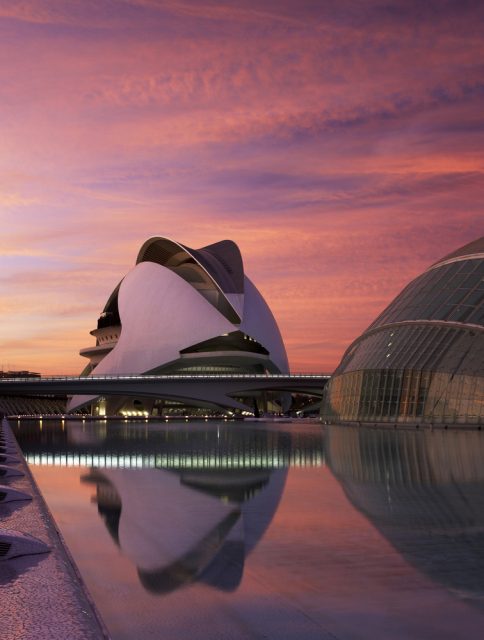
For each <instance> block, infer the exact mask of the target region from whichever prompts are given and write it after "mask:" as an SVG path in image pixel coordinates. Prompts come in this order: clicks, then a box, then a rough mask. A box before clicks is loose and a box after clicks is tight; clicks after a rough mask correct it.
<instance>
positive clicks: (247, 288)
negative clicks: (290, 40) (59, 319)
mask: <svg viewBox="0 0 484 640" xmlns="http://www.w3.org/2000/svg"><path fill="white" fill-rule="evenodd" d="M91 334H92V335H94V336H95V337H96V345H95V346H94V347H91V348H87V349H83V350H81V355H84V356H85V357H88V358H89V361H90V362H89V365H88V367H87V370H85V373H87V374H91V373H95V374H96V375H99V374H112V375H122V374H143V373H147V372H157V373H164V372H166V373H177V372H183V373H194V374H195V373H196V372H197V371H202V370H209V371H215V372H216V371H225V372H227V371H228V372H230V371H234V372H254V373H256V372H258V373H260V372H264V371H270V372H281V373H288V371H289V367H288V362H287V356H286V351H285V348H284V343H283V341H282V337H281V334H280V332H279V329H278V327H277V324H276V321H275V319H274V317H273V315H272V313H271V311H270V309H269V307H268V306H267V304H266V302H265V300H264V299H263V297H262V296H261V294H260V293H259V291H258V290H257V289H256V287H255V286H254V285H253V283H252V282H251V281H250V280H249V279H248V278H247V276H245V274H244V273H243V265H242V259H241V256H240V252H239V250H238V248H237V246H236V245H235V244H234V243H232V242H230V241H223V242H220V243H216V244H214V245H210V246H209V247H205V248H204V249H200V250H192V249H188V248H187V247H184V246H183V245H180V244H179V243H174V242H173V241H171V240H168V239H166V238H152V239H150V240H148V241H147V242H146V243H145V244H144V245H143V247H142V248H141V250H140V253H139V255H138V261H137V264H136V266H135V267H134V268H133V269H131V271H129V273H128V274H127V275H126V277H125V278H124V279H123V280H122V282H121V283H120V285H119V286H118V287H117V288H116V289H115V291H114V292H113V294H112V295H111V296H110V298H109V300H108V303H107V304H106V307H105V309H104V312H103V314H102V315H101V317H100V319H99V321H98V328H97V329H95V330H94V331H92V332H91ZM91 400H92V398H88V397H86V396H75V397H73V398H72V399H71V401H70V403H69V407H68V410H73V409H76V408H78V407H80V406H82V405H84V404H86V403H87V402H90V401H91Z"/></svg>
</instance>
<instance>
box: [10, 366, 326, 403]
mask: <svg viewBox="0 0 484 640" xmlns="http://www.w3.org/2000/svg"><path fill="white" fill-rule="evenodd" d="M329 378H330V376H329V375H326V374H309V373H306V374H235V373H234V374H197V375H188V374H186V375H185V374H173V375H166V374H165V375H122V376H113V375H97V376H96V375H92V376H89V377H80V376H52V377H45V378H3V379H0V396H22V395H51V394H52V395H55V394H62V395H82V396H85V397H86V401H89V400H92V399H94V398H97V397H99V396H116V395H117V396H128V397H129V396H135V397H151V398H164V399H169V400H175V401H178V402H187V401H194V402H198V403H203V404H206V405H213V406H217V407H227V408H234V409H247V408H248V405H246V404H244V403H243V402H240V401H239V400H236V399H235V398H244V397H251V396H254V395H257V394H259V393H260V392H264V391H277V392H281V393H283V392H288V393H299V394H306V395H309V396H314V397H317V398H318V397H321V396H322V394H323V388H324V386H325V385H326V383H327V382H328V380H329Z"/></svg>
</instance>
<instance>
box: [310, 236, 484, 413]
mask: <svg viewBox="0 0 484 640" xmlns="http://www.w3.org/2000/svg"><path fill="white" fill-rule="evenodd" d="M474 245H475V246H474ZM473 247H474V248H475V250H476V253H477V254H480V255H479V256H478V255H475V256H473V257H472V258H467V259H466V258H465V257H462V258H461V259H460V260H456V261H455V262H450V263H448V264H437V265H436V266H434V267H432V268H431V269H429V270H427V271H426V272H425V273H423V274H422V275H421V276H419V277H418V278H416V279H415V280H413V281H412V282H411V283H410V284H409V285H408V286H407V287H406V288H405V289H404V290H403V291H402V292H401V293H400V294H399V295H398V296H397V297H396V298H395V300H394V301H393V302H392V303H391V304H390V305H389V306H388V307H387V308H386V309H385V310H384V311H383V313H381V314H380V316H379V317H378V318H377V319H376V320H375V322H374V323H373V324H372V325H370V327H369V328H368V329H367V331H366V332H365V333H364V334H363V335H362V336H361V337H360V338H358V339H357V340H356V341H355V342H354V343H353V344H352V345H351V346H350V347H349V349H348V350H347V351H346V353H345V354H344V356H343V359H342V361H341V363H340V365H339V366H338V368H337V369H336V371H335V373H334V375H333V377H332V379H331V380H330V382H329V384H328V385H327V386H326V388H325V391H324V397H323V401H322V409H321V417H322V419H324V420H327V421H330V422H339V421H343V422H346V421H358V422H359V421H361V422H406V423H415V424H416V423H431V424H464V423H465V424H478V425H480V424H483V425H484V330H483V329H482V327H483V326H484V260H483V259H482V254H484V238H481V239H480V240H479V241H476V242H475V243H473ZM459 255H461V254H459ZM456 323H459V324H460V326H459V324H456Z"/></svg>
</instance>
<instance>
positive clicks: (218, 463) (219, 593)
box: [12, 420, 484, 640]
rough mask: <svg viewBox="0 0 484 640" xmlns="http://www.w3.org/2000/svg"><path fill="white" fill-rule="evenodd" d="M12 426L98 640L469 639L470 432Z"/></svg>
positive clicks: (478, 518)
mask: <svg viewBox="0 0 484 640" xmlns="http://www.w3.org/2000/svg"><path fill="white" fill-rule="evenodd" d="M12 427H13V428H14V431H15V433H16V435H17V438H18V440H19V443H20V444H21V446H22V448H23V450H24V453H25V455H26V457H27V459H28V461H29V463H30V464H31V468H32V471H33V472H34V475H35V478H36V480H37V482H38V484H39V486H40V488H41V490H42V492H43V494H44V497H45V498H46V501H47V503H48V505H49V507H50V509H51V511H52V513H53V515H54V517H55V519H56V521H57V524H58V526H59V528H60V530H61V532H62V534H63V536H64V538H65V540H66V542H67V544H68V546H69V548H70V550H71V553H72V555H73V556H74V559H75V561H76V563H77V565H78V567H79V569H80V571H81V573H82V575H83V578H84V580H85V582H86V584H87V587H88V589H89V591H90V593H91V595H92V596H93V598H94V600H95V602H96V605H97V607H98V609H99V610H100V612H101V615H102V617H103V619H104V621H105V624H106V626H107V627H108V629H109V632H110V634H111V635H112V637H113V639H114V640H118V639H123V640H124V639H128V638H129V639H132V638H137V639H138V638H139V639H144V638H164V639H177V638H192V639H194V640H197V639H202V638H203V639H207V638H210V639H211V640H212V639H220V640H228V639H230V640H238V639H242V638H244V639H245V638H257V639H262V638H264V639H268V638H270V639H277V640H284V639H295V638H304V639H308V640H309V639H313V638H314V639H316V638H317V639H321V638H323V639H324V638H328V639H333V640H334V639H335V638H339V639H345V640H346V639H355V640H356V639H362V640H363V639H365V640H366V639H368V640H369V639H372V640H374V639H375V638H383V639H387V638H388V639H403V638H408V639H412V640H414V639H420V638H422V639H427V638H428V639H433V638H436V639H437V638H438V639H439V640H441V639H447V638H448V639H449V640H450V639H452V640H455V639H456V638H466V639H467V638H471V639H472V638H476V639H478V638H479V639H480V638H482V637H484V433H483V432H480V431H457V430H449V431H433V432H431V431H407V430H396V431H394V430H389V431H386V430H381V429H364V428H350V427H336V426H331V427H330V426H321V425H319V424H297V423H288V424H262V423H257V424H256V423H234V422H220V423H212V422H199V423H194V422H191V423H180V424H166V423H164V422H160V423H158V424H156V423H149V424H148V423H144V422H140V423H133V422H130V423H125V422H119V423H113V422H109V423H106V422H94V423H91V422H84V423H83V422H75V421H68V420H67V421H65V422H62V423H50V422H44V424H43V425H41V424H39V422H32V423H25V422H21V423H18V424H16V423H15V422H13V421H12Z"/></svg>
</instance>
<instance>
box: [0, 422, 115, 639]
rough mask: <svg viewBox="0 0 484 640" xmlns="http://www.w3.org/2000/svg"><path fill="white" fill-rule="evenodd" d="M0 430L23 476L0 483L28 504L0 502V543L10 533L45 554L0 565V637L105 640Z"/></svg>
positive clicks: (49, 522) (51, 523)
mask: <svg viewBox="0 0 484 640" xmlns="http://www.w3.org/2000/svg"><path fill="white" fill-rule="evenodd" d="M2 431H3V434H4V436H5V438H6V439H7V440H11V441H12V448H14V449H16V450H17V453H16V457H18V458H20V461H21V462H20V463H19V464H15V465H10V466H12V467H14V468H16V469H18V470H21V471H22V472H23V473H24V474H25V475H23V476H20V477H14V478H11V479H9V478H7V477H5V476H4V477H2V478H0V484H3V485H7V486H9V487H12V488H14V489H18V490H21V491H24V492H26V493H28V494H30V495H31V496H32V500H31V501H15V502H0V541H1V532H2V529H10V530H12V529H13V530H15V531H20V532H22V533H28V534H31V535H33V536H35V537H36V538H38V539H40V540H42V541H43V542H45V543H46V544H48V545H49V547H50V548H51V551H50V552H49V553H44V554H39V555H31V556H23V557H18V558H12V559H7V560H6V559H4V560H0V603H1V608H0V637H1V638H2V640H43V639H44V638H46V639H48V640H100V639H104V640H105V639H107V638H108V637H109V636H108V634H107V632H106V631H105V630H104V629H103V626H102V622H101V621H100V618H99V615H98V614H97V612H96V610H95V608H94V606H93V604H92V602H91V601H90V598H89V595H88V594H87V592H86V589H85V587H84V585H83V583H82V581H81V579H80V577H79V574H78V571H77V568H76V567H75V565H74V562H73V560H72V559H71V557H70V555H69V553H68V551H67V549H66V547H65V546H64V544H63V542H62V539H61V538H60V536H59V533H58V531H57V528H56V526H55V523H54V520H53V518H52V516H51V514H50V512H49V510H48V509H47V506H46V504H45V502H44V500H43V498H42V496H41V494H40V492H39V490H38V488H37V486H36V484H35V481H34V479H33V477H32V475H31V473H30V471H29V469H28V466H27V463H26V462H25V460H24V457H23V455H22V452H21V451H20V448H19V447H18V445H17V443H16V441H15V438H14V437H13V434H12V432H11V429H10V427H9V425H8V422H7V421H6V420H5V419H4V420H3V421H2ZM86 544H89V541H88V540H87V541H86Z"/></svg>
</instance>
